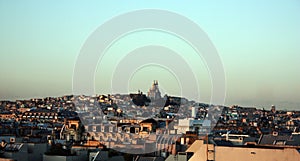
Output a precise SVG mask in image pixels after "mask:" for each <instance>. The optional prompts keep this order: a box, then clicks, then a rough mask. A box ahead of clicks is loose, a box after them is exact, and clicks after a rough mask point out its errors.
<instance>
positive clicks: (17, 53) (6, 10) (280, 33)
mask: <svg viewBox="0 0 300 161" xmlns="http://www.w3.org/2000/svg"><path fill="white" fill-rule="evenodd" d="M149 8H150V9H162V10H168V11H172V12H176V13H178V14H180V15H183V16H185V17H187V18H189V19H191V20H192V21H194V22H195V23H197V24H198V25H199V26H200V27H201V28H202V29H203V30H204V31H205V32H206V33H207V35H208V36H209V38H210V39H211V41H212V42H213V44H214V45H215V47H216V49H217V50H218V53H219V55H220V57H221V60H222V62H223V65H224V69H225V74H226V87H227V97H226V102H225V104H226V105H231V104H234V103H236V104H241V105H249V106H250V105H257V106H258V107H262V106H266V107H267V108H268V107H269V106H270V105H271V104H275V105H277V106H278V107H279V108H294V109H296V108H298V107H300V92H299V91H300V84H299V82H300V74H299V73H300V63H299V60H300V45H299V42H300V31H299V29H300V1H298V0H287V1H274V0H272V1H271V0H266V1H260V0H251V1H243V2H241V1H238V0H236V1H226V2H225V1H224V2H217V1H207V2H204V1H203V2H198V1H196V0H195V1H188V2H186V1H185V2H175V1H151V2H150V1H147V2H142V1H132V0H130V1H107V2H100V1H90V2H88V3H87V2H85V3H84V2H79V1H73V0H72V1H71V0H69V1H59V2H56V3H54V2H53V1H38V0H29V1H12V0H2V1H0V20H1V26H0V29H1V30H0V45H1V46H0V75H1V79H0V99H22V98H31V97H44V96H60V95H63V94H70V93H72V75H73V68H74V65H75V62H76V58H77V55H78V54H79V52H80V49H81V47H82V45H83V44H84V42H85V41H86V39H87V38H88V37H89V35H90V34H91V33H92V32H93V31H94V30H95V29H97V28H98V27H99V26H100V25H101V24H103V23H104V22H106V21H108V20H110V19H112V18H113V17H115V16H118V15H120V14H123V13H126V12H130V11H133V10H140V9H149ZM179 25H180V24H179ZM120 27H121V26H120ZM147 35H148V36H147ZM149 35H152V37H151V36H150V37H149ZM161 36H163V37H165V39H164V41H161V38H160V37H161ZM138 37H143V38H144V39H145V40H144V41H143V42H144V43H145V44H147V43H151V41H153V42H156V43H158V42H160V43H162V44H164V45H165V46H167V47H169V48H172V49H174V50H175V49H176V50H177V52H179V53H180V54H181V56H182V57H183V58H184V59H186V60H187V62H188V63H189V64H190V65H191V67H192V68H195V69H194V70H195V71H196V73H197V74H196V75H197V79H198V81H200V83H199V88H200V91H201V92H200V95H201V97H200V98H199V101H203V102H209V98H210V94H211V93H210V89H211V84H210V77H209V74H208V72H207V70H206V68H205V65H204V64H203V62H201V61H202V60H201V59H200V58H196V57H193V59H191V60H189V58H191V57H189V56H186V55H187V53H192V52H193V51H191V50H190V49H189V48H188V47H184V46H186V44H184V42H181V41H179V40H177V39H176V37H172V36H170V35H169V36H166V35H165V36H164V35H163V33H159V32H157V33H151V32H149V31H145V32H144V33H136V34H132V35H129V36H128V37H124V38H122V39H120V40H119V41H118V42H116V43H115V46H112V47H111V49H110V50H108V51H107V55H106V56H107V60H109V59H112V58H113V57H114V56H113V55H112V54H109V53H110V52H111V53H114V52H117V51H120V52H123V53H121V54H126V51H129V50H132V49H134V47H135V46H134V45H135V42H134V41H135V40H136V39H137V38H138ZM166 42H168V43H166ZM180 43H181V45H182V46H183V47H182V48H180V47H178V46H181V45H180ZM178 44H179V45H178ZM140 45H142V44H140ZM126 47H128V48H126ZM123 48H124V50H123ZM194 58H195V59H194ZM197 59H198V60H199V64H197V62H193V61H196V60H197ZM102 63H103V64H102V67H104V68H105V67H107V68H109V63H107V62H102ZM105 63H106V65H105ZM98 65H99V66H101V62H100V63H99V64H98ZM114 65H115V64H114ZM99 66H98V71H97V73H96V76H95V77H96V79H95V80H96V91H97V92H98V93H102V92H103V93H104V94H106V93H108V92H110V90H109V89H106V86H105V82H104V83H102V84H101V81H102V79H101V77H102V75H103V72H104V73H105V71H101V69H103V68H101V67H99ZM110 70H112V69H110ZM156 70H159V69H158V68H157V67H153V68H149V69H145V70H144V72H146V71H148V72H150V73H151V71H152V72H154V73H156V72H157V71H156ZM112 71H113V70H112ZM142 72H143V70H141V71H140V72H137V73H136V75H135V76H133V77H132V79H131V81H130V82H128V84H129V90H132V92H134V91H136V90H137V88H138V89H141V90H142V91H144V92H146V90H147V89H148V88H149V87H150V85H151V83H152V79H158V80H159V81H160V80H161V86H162V88H163V90H164V91H165V92H167V93H168V92H169V93H170V94H174V95H180V92H178V91H179V86H178V84H177V83H176V81H175V79H174V78H173V77H172V78H170V82H168V77H171V76H170V73H168V74H166V73H165V72H167V71H161V73H162V74H160V75H159V76H157V77H158V78H151V77H150V76H147V77H145V75H144V74H143V73H142ZM106 73H108V72H106ZM100 75H101V76H100ZM153 77H155V74H153ZM108 78H109V76H108ZM102 82H103V81H102ZM138 82H142V83H140V84H138ZM172 85H174V88H173V89H172ZM182 88H184V87H182ZM191 93H195V91H191ZM187 97H189V98H192V99H198V97H196V96H195V94H191V95H189V96H187Z"/></svg>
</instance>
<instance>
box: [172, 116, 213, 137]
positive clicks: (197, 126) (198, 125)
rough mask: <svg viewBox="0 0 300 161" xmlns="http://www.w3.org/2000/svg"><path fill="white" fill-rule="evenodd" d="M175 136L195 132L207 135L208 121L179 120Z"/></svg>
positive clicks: (209, 127) (208, 129) (208, 130)
mask: <svg viewBox="0 0 300 161" xmlns="http://www.w3.org/2000/svg"><path fill="white" fill-rule="evenodd" d="M175 128H177V134H185V133H186V132H187V131H195V132H197V133H198V134H207V133H210V130H211V121H210V120H196V119H193V118H187V119H179V120H178V125H177V127H175Z"/></svg>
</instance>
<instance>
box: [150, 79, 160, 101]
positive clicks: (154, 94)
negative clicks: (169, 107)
mask: <svg viewBox="0 0 300 161" xmlns="http://www.w3.org/2000/svg"><path fill="white" fill-rule="evenodd" d="M148 97H149V98H150V99H151V100H158V99H160V98H161V93H160V91H159V89H158V81H157V80H155V81H154V82H153V84H152V86H151V88H150V89H149V91H148Z"/></svg>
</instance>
